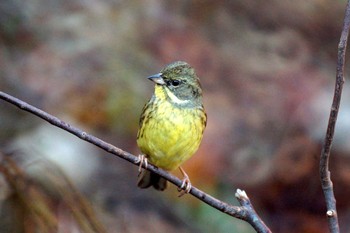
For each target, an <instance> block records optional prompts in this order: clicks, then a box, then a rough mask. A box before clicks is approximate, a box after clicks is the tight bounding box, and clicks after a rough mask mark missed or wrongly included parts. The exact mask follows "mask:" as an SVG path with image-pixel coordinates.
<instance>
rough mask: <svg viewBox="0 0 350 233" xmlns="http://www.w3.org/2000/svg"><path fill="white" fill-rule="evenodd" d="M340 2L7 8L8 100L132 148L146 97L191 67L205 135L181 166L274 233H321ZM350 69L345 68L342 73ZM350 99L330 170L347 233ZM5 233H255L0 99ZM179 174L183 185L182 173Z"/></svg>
mask: <svg viewBox="0 0 350 233" xmlns="http://www.w3.org/2000/svg"><path fill="white" fill-rule="evenodd" d="M345 5H346V1H345V0H337V1H334V0H310V1H301V0H295V1H279V0H266V1H254V0H236V1H223V0H216V1H213V0H202V1H199V0H197V1H186V0H180V1H160V0H146V1H136V0H129V1H118V0H103V1H95V0H70V1H68V0H49V1H47V0H46V1H44V0H26V1H21V0H2V1H1V3H0V67H1V69H0V87H1V91H4V92H7V93H9V94H11V95H14V96H15V97H18V98H20V99H22V100H24V101H26V102H28V103H30V104H32V105H34V106H37V107H39V108H41V109H43V110H45V111H47V112H49V113H51V114H53V115H55V116H57V117H59V118H61V119H63V120H64V121H66V122H68V123H70V124H72V125H74V126H77V127H80V128H81V129H83V130H85V131H87V132H89V133H91V134H93V135H96V136H98V137H100V138H101V139H103V140H105V141H107V142H110V143H112V144H114V145H115V146H117V147H120V148H121V149H123V150H126V151H129V152H131V153H133V154H135V155H137V154H138V153H139V150H138V148H137V146H136V133H137V128H138V119H139V116H140V113H141V110H142V107H143V105H144V104H145V103H146V101H147V99H148V98H150V96H151V95H152V92H153V83H152V82H149V81H148V80H147V79H146V77H147V76H149V75H152V74H155V73H157V72H159V71H160V69H161V68H162V67H164V66H165V65H166V64H168V63H170V62H173V61H176V60H183V61H187V62H188V63H190V64H191V65H192V66H193V67H194V68H195V69H196V71H197V74H198V75H199V77H200V78H201V83H202V87H203V90H204V104H205V108H206V111H207V114H208V125H207V129H206V131H205V135H204V138H203V142H202V144H201V146H200V149H199V151H198V152H197V153H196V155H195V156H194V157H193V158H191V159H190V160H189V161H188V162H187V163H186V164H185V165H184V168H185V170H186V171H187V173H188V174H189V176H190V178H191V181H192V184H193V185H194V186H196V187H198V188H200V189H203V190H204V191H205V192H208V193H209V194H211V195H213V196H215V197H216V198H218V199H221V200H223V201H226V202H229V203H232V204H237V202H236V200H235V198H234V192H235V190H236V189H237V188H240V189H244V190H246V191H247V193H248V195H249V197H250V198H251V200H252V202H253V205H254V207H255V209H256V211H257V212H258V213H259V215H260V216H261V217H262V219H263V220H264V221H265V223H266V224H267V225H268V226H269V227H270V228H271V230H272V231H274V232H306V233H313V232H328V230H327V229H328V226H327V219H326V216H325V203H324V198H323V193H322V190H321V187H320V181H319V175H318V164H319V155H320V152H321V147H322V142H323V139H324V135H325V132H326V126H327V120H328V115H329V110H330V105H331V101H332V96H333V89H334V80H335V71H336V56H337V45H338V41H339V37H340V32H341V28H342V24H343V22H342V21H343V15H344V10H345ZM347 73H348V71H347ZM349 97H350V92H349V87H348V86H347V85H345V87H344V94H343V99H342V100H343V102H342V105H341V110H340V115H339V119H338V123H337V128H336V137H335V140H334V145H333V149H332V157H331V171H332V179H333V181H334V185H335V194H336V198H337V206H338V211H339V217H340V224H341V230H343V231H350V208H349V207H350V200H349V198H348V197H349V195H350V186H349V183H350V144H349V142H350V134H349V132H350V116H349V115H350V102H349ZM0 109H1V113H0V158H1V162H0V173H1V176H0V200H1V202H0V217H1V221H0V232H18V233H20V232H28V233H31V232H127V233H128V232H130V233H137V232H168V233H171V232H181V233H182V232H183V233H185V232H205V233H206V232H208V233H209V232H218V233H219V232H220V233H221V232H243V233H250V232H254V230H253V228H252V227H251V226H249V225H248V224H247V223H245V222H243V221H241V220H237V219H234V218H231V217H229V216H226V215H225V214H223V213H221V212H219V211H217V210H215V209H213V208H211V207H209V206H207V205H205V204H203V203H202V202H200V201H198V200H197V199H195V198H193V197H191V196H189V195H186V196H185V197H182V198H177V195H178V193H177V191H176V189H175V188H174V187H173V186H170V188H169V189H167V190H166V191H164V192H157V191H155V190H152V189H149V190H140V189H138V188H137V187H136V182H137V167H136V166H133V165H131V164H130V163H127V162H125V161H123V160H122V159H120V158H118V157H115V156H113V155H111V154H108V153H106V152H104V151H102V150H100V149H98V148H96V147H93V146H92V145H90V144H88V143H86V142H83V141H81V140H78V139H77V138H75V137H74V136H72V135H70V134H68V133H66V132H63V131H62V130H60V129H57V128H55V127H53V126H51V125H50V124H48V123H46V122H44V121H42V120H40V119H38V118H37V117H34V116H32V115H31V114H29V113H26V112H22V111H20V110H19V109H17V108H16V107H14V106H11V105H10V104H8V103H6V102H4V101H0ZM174 174H176V175H179V176H180V174H178V173H177V172H175V173H174Z"/></svg>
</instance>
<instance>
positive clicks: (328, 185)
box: [320, 0, 350, 233]
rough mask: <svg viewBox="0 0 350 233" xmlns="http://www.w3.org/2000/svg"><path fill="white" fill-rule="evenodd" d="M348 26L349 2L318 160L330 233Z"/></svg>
mask: <svg viewBox="0 0 350 233" xmlns="http://www.w3.org/2000/svg"><path fill="white" fill-rule="evenodd" d="M349 26H350V0H349V1H348V3H347V6H346V12H345V18H344V25H343V30H342V33H341V36H340V42H339V45H338V61H337V74H336V82H335V89H334V96H333V103H332V107H331V111H330V115H329V120H328V126H327V133H326V137H325V139H324V143H323V148H322V152H321V158H320V176H321V185H322V189H323V193H324V196H325V200H326V205H327V212H326V214H327V217H328V225H329V230H330V232H332V233H339V223H338V214H337V208H336V200H335V196H334V190H333V183H332V181H331V173H330V171H329V157H330V151H331V147H332V141H333V137H334V129H335V125H336V121H337V117H338V112H339V106H340V100H341V95H342V90H343V84H344V82H345V79H344V65H345V52H346V46H347V40H348V34H349Z"/></svg>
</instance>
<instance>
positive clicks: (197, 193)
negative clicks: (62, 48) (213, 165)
mask: <svg viewBox="0 0 350 233" xmlns="http://www.w3.org/2000/svg"><path fill="white" fill-rule="evenodd" d="M0 99H3V100H5V101H7V102H9V103H11V104H13V105H15V106H17V107H19V108H20V109H22V110H24V111H27V112H30V113H32V114H34V115H36V116H38V117H40V118H42V119H43V120H45V121H47V122H49V123H50V124H52V125H54V126H57V127H59V128H61V129H63V130H65V131H67V132H69V133H71V134H73V135H75V136H77V137H78V138H80V139H82V140H84V141H87V142H89V143H91V144H94V145H95V146H97V147H99V148H101V149H103V150H105V151H107V152H109V153H111V154H114V155H116V156H118V157H120V158H122V159H125V160H127V161H129V162H130V163H133V164H135V165H138V158H137V157H136V156H135V155H132V154H130V153H128V152H126V151H123V150H122V149H119V148H117V147H115V146H113V145H111V144H109V143H107V142H105V141H103V140H101V139H99V138H97V137H95V136H93V135H90V134H87V133H86V132H84V131H82V130H80V129H78V128H76V127H74V126H71V125H69V124H67V123H66V122H64V121H62V120H60V119H59V118H57V117H55V116H52V115H50V114H48V113H47V112H44V111H43V110H40V109H38V108H36V107H34V106H32V105H30V104H27V103H26V102H24V101H22V100H19V99H17V98H15V97H13V96H11V95H8V94H6V93H4V92H1V91H0ZM147 169H148V170H150V171H152V172H154V173H156V174H158V175H160V176H162V177H163V178H165V179H167V180H168V181H170V182H171V183H173V184H174V185H176V186H177V187H179V188H180V187H181V185H182V181H181V180H180V179H179V178H177V177H176V176H173V175H171V174H170V173H168V172H166V171H164V170H162V169H160V168H157V167H155V166H153V165H152V164H148V166H147ZM189 193H190V194H191V195H192V196H194V197H196V198H197V199H199V200H201V201H203V202H205V203H206V204H208V205H210V206H212V207H214V208H216V209H218V210H220V211H221V212H223V213H226V214H228V215H230V216H232V217H235V218H239V219H242V220H244V221H246V222H248V223H249V224H250V225H251V226H252V227H253V228H254V229H255V230H256V231H257V232H259V233H269V232H271V231H270V229H269V228H268V227H267V226H266V225H265V224H264V222H263V221H262V220H261V218H260V217H259V216H258V215H257V213H256V212H255V210H254V208H253V205H252V204H251V202H250V200H249V198H248V196H247V194H246V193H245V192H244V191H242V190H240V189H237V191H236V194H235V196H236V198H237V199H238V201H239V203H240V204H241V206H232V205H230V204H228V203H225V202H222V201H220V200H218V199H216V198H214V197H212V196H210V195H209V194H207V193H205V192H203V191H201V190H199V189H197V188H195V187H193V186H192V188H191V190H190V192H189Z"/></svg>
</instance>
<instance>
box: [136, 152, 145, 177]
mask: <svg viewBox="0 0 350 233" xmlns="http://www.w3.org/2000/svg"><path fill="white" fill-rule="evenodd" d="M136 163H140V165H139V174H140V173H141V171H142V166H143V165H145V168H147V166H148V160H147V158H146V156H145V155H142V154H141V155H139V156H138V157H137V160H136Z"/></svg>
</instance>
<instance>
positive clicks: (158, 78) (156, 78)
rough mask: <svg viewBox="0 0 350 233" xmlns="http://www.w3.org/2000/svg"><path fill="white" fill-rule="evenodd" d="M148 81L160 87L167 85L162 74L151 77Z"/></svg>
mask: <svg viewBox="0 0 350 233" xmlns="http://www.w3.org/2000/svg"><path fill="white" fill-rule="evenodd" d="M148 79H149V80H151V81H153V82H155V83H156V84H159V85H164V84H165V82H164V79H163V78H162V73H158V74H155V75H152V76H149V77H148Z"/></svg>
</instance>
